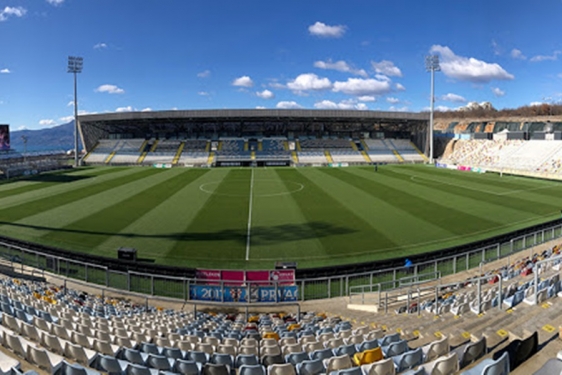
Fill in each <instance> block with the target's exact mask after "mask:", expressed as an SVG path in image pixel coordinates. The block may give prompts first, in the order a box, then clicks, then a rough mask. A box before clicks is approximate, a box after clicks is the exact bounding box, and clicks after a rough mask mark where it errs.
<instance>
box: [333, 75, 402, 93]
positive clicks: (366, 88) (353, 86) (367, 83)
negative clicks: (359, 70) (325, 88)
mask: <svg viewBox="0 0 562 375" xmlns="http://www.w3.org/2000/svg"><path fill="white" fill-rule="evenodd" d="M391 90H392V87H391V85H390V82H388V81H379V80H376V79H373V78H369V79H363V78H348V79H347V81H345V82H341V81H337V82H334V89H333V91H335V92H343V93H344V94H348V95H357V96H365V95H369V96H373V95H374V96H376V95H383V94H386V93H388V92H390V91H391Z"/></svg>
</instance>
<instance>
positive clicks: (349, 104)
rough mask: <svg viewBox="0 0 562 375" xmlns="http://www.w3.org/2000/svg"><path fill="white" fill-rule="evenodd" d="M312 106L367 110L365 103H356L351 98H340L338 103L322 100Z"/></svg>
mask: <svg viewBox="0 0 562 375" xmlns="http://www.w3.org/2000/svg"><path fill="white" fill-rule="evenodd" d="M314 108H317V109H359V110H367V109H368V108H367V105H366V104H365V103H356V102H355V101H353V100H342V101H341V102H339V103H336V102H333V101H331V100H322V101H320V102H316V103H314Z"/></svg>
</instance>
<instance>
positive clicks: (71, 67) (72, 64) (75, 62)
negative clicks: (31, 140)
mask: <svg viewBox="0 0 562 375" xmlns="http://www.w3.org/2000/svg"><path fill="white" fill-rule="evenodd" d="M83 64H84V59H83V58H82V57H78V56H68V73H73V74H74V166H75V167H78V90H77V85H76V73H82V66H83Z"/></svg>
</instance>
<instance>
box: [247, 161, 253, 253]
mask: <svg viewBox="0 0 562 375" xmlns="http://www.w3.org/2000/svg"><path fill="white" fill-rule="evenodd" d="M253 200H254V169H253V168H252V177H251V179H250V206H249V209H248V234H247V235H246V260H250V232H251V231H252V202H253Z"/></svg>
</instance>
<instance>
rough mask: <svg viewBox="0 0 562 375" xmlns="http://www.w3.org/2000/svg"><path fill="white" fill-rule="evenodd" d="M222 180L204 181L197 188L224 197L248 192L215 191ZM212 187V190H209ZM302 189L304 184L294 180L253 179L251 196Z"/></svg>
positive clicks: (285, 193) (279, 193)
mask: <svg viewBox="0 0 562 375" xmlns="http://www.w3.org/2000/svg"><path fill="white" fill-rule="evenodd" d="M234 181H236V182H238V181H244V182H248V184H249V181H248V180H234ZM222 182H223V181H211V182H206V183H204V184H202V185H200V186H199V190H201V191H202V192H205V193H207V194H215V195H222V196H225V197H247V196H248V192H244V193H219V192H217V191H216V186H217V185H219V184H221V183H222ZM213 188H214V189H213ZM211 189H213V190H211ZM285 189H289V190H285ZM303 189H304V185H303V184H301V183H299V182H295V181H284V182H281V181H279V180H275V179H259V178H258V179H254V187H253V196H254V197H260V198H267V197H278V196H281V195H290V194H295V193H298V192H299V191H301V190H303Z"/></svg>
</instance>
